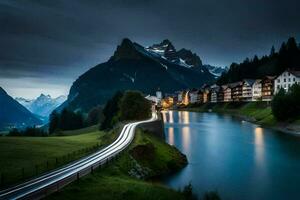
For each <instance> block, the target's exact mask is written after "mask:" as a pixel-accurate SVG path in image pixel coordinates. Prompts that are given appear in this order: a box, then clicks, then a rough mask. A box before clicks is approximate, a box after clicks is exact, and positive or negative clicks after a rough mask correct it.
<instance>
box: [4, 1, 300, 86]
mask: <svg viewBox="0 0 300 200" xmlns="http://www.w3.org/2000/svg"><path fill="white" fill-rule="evenodd" d="M299 9H300V3H299V2H297V1H294V0H285V1H274V0H248V1H240V0H227V1H220V0H218V1H217V0H195V1H187V0H185V1H183V0H165V1H162V0H161V1H159V0H144V1H142V0H110V1H106V0H102V1H96V0H95V1H86V0H64V1H62V0H43V1H37V0H35V1H34V0H31V1H29V0H28V1H21V0H19V1H13V0H2V1H1V2H0V80H1V78H18V79H20V78H22V77H47V79H49V82H51V81H53V80H54V79H59V80H62V78H65V79H66V80H68V81H65V82H64V83H63V84H69V85H70V84H71V83H72V80H74V79H75V78H76V77H77V76H78V75H80V74H81V73H83V72H84V71H85V70H87V69H88V68H90V67H92V66H93V65H95V64H97V63H100V62H103V61H105V60H107V59H108V58H109V57H110V56H111V54H112V53H113V51H114V49H115V47H116V45H117V44H118V43H119V42H120V41H121V39H122V38H123V37H129V38H131V39H132V40H134V41H137V42H139V43H141V44H143V45H150V44H152V43H154V42H158V41H161V40H162V39H165V38H169V39H170V40H172V41H173V43H174V44H175V46H176V47H177V48H181V47H186V48H190V49H192V50H193V51H195V52H197V53H198V54H199V55H200V57H201V58H202V60H203V61H204V62H205V63H210V64H217V65H229V64H230V63H231V62H233V61H235V62H239V61H241V60H242V59H244V58H245V57H246V56H249V57H250V56H253V55H254V54H255V53H257V54H259V55H262V54H265V53H268V51H269V49H270V47H271V46H272V45H273V44H274V45H276V46H277V47H278V46H279V45H280V43H281V42H282V41H284V40H286V39H287V37H289V36H295V37H298V39H299V38H300V37H299V36H300V35H299V33H300V12H299ZM45 81H46V79H45ZM62 82H63V81H62Z"/></svg>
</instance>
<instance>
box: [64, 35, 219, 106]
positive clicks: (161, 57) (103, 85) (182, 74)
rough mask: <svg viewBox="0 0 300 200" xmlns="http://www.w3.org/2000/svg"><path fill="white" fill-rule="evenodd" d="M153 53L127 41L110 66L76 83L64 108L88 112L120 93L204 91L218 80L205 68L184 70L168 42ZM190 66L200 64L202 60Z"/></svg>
mask: <svg viewBox="0 0 300 200" xmlns="http://www.w3.org/2000/svg"><path fill="white" fill-rule="evenodd" d="M151 49H152V50H150V48H145V47H143V46H141V45H139V44H137V43H134V42H132V41H130V40H129V39H124V40H123V41H122V43H121V44H120V45H119V46H118V47H117V49H116V51H115V52H114V55H113V56H112V57H111V58H110V59H109V60H108V61H107V62H105V63H102V64H99V65H97V66H95V67H93V68H91V69H90V70H89V71H87V72H86V73H84V74H83V75H81V76H80V77H79V78H78V79H77V80H76V81H75V82H74V84H73V85H72V87H71V89H70V93H69V96H68V100H67V102H66V103H65V104H64V106H67V107H69V108H71V109H74V110H76V109H80V110H83V111H88V110H89V109H91V108H92V107H93V106H96V105H101V104H104V103H105V102H106V101H107V100H108V99H109V98H111V97H112V95H113V94H114V93H115V92H116V91H119V90H121V91H123V90H139V91H141V92H143V93H145V94H150V93H151V94H153V93H154V92H155V91H156V90H157V89H158V88H160V89H161V90H162V91H163V92H174V91H176V90H179V89H184V88H191V87H200V86H201V85H202V84H203V83H207V82H211V81H213V80H214V77H213V75H212V74H210V73H209V72H208V70H204V69H203V67H202V66H198V65H195V66H192V67H186V66H183V65H182V64H181V63H180V62H179V61H180V59H179V57H178V54H177V52H176V50H175V48H174V46H173V45H171V43H170V42H169V41H168V40H165V41H163V42H162V43H161V44H159V45H156V46H154V47H152V48H151ZM153 49H155V51H154V50H153ZM171 52H172V53H171ZM173 52H174V54H173ZM172 54H173V55H172ZM182 54H183V53H182ZM165 56H167V57H169V59H168V58H166V57H165ZM172 56H174V58H175V57H176V58H178V60H179V61H175V60H174V59H172ZM185 57H187V56H185ZM188 62H190V63H192V62H194V63H197V62H198V63H200V62H199V60H198V61H188ZM186 65H187V64H186Z"/></svg>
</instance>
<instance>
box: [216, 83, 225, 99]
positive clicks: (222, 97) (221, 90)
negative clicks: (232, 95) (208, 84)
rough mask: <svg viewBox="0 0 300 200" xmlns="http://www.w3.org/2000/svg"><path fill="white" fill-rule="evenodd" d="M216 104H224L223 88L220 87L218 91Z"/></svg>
mask: <svg viewBox="0 0 300 200" xmlns="http://www.w3.org/2000/svg"><path fill="white" fill-rule="evenodd" d="M217 102H224V87H223V86H221V87H220V88H219V91H218V97H217Z"/></svg>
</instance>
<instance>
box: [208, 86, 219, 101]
mask: <svg viewBox="0 0 300 200" xmlns="http://www.w3.org/2000/svg"><path fill="white" fill-rule="evenodd" d="M210 90H211V91H210V102H212V103H217V102H218V96H219V90H220V86H218V85H217V84H213V85H212V86H211V87H210Z"/></svg>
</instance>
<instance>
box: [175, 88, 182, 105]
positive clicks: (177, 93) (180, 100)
mask: <svg viewBox="0 0 300 200" xmlns="http://www.w3.org/2000/svg"><path fill="white" fill-rule="evenodd" d="M175 94H176V95H177V103H178V104H182V100H183V95H184V91H177V92H175Z"/></svg>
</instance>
